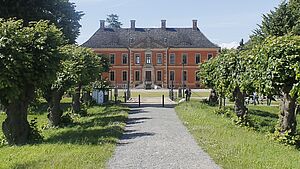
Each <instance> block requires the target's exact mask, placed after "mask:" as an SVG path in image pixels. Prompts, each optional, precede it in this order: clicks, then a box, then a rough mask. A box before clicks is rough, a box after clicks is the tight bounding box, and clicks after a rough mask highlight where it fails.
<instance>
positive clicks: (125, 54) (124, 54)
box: [122, 53, 128, 65]
mask: <svg viewBox="0 0 300 169" xmlns="http://www.w3.org/2000/svg"><path fill="white" fill-rule="evenodd" d="M124 56H126V63H124V62H123V61H124V60H123V57H124ZM122 64H123V65H127V64H128V53H122Z"/></svg>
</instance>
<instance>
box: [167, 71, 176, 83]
mask: <svg viewBox="0 0 300 169" xmlns="http://www.w3.org/2000/svg"><path fill="white" fill-rule="evenodd" d="M171 72H174V79H173V81H175V80H176V78H175V76H176V71H175V70H169V77H168V81H169V82H172V80H171Z"/></svg>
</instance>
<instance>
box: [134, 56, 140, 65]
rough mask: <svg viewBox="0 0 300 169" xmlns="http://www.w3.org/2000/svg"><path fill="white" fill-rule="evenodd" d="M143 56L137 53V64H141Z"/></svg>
mask: <svg viewBox="0 0 300 169" xmlns="http://www.w3.org/2000/svg"><path fill="white" fill-rule="evenodd" d="M140 59H141V56H140V54H135V64H140V63H141V60H140Z"/></svg>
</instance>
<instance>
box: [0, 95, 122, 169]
mask: <svg viewBox="0 0 300 169" xmlns="http://www.w3.org/2000/svg"><path fill="white" fill-rule="evenodd" d="M64 102H65V103H64V104H65V109H67V108H68V106H69V103H68V102H69V101H68V100H67V101H66V100H65V101H64ZM127 116H128V108H125V107H121V106H95V107H92V108H89V109H88V116H87V117H80V118H79V117H77V118H75V124H74V125H71V126H68V127H64V128H50V129H45V130H42V135H43V136H44V137H45V141H44V142H43V143H40V144H36V145H26V146H19V147H18V146H13V147H9V146H4V147H0V152H1V153H0V168H1V169H2V168H3V169H6V168H7V169H11V168H43V169H44V168H45V169H47V168H51V169H52V168H59V169H61V168H71V169H76V168H78V169H79V168H97V169H98V168H105V165H106V162H107V160H108V159H109V158H110V157H111V156H112V153H113V151H114V149H115V146H116V143H117V140H118V139H119V137H120V136H121V135H122V132H123V129H124V127H125V121H126V119H127ZM34 117H37V120H38V126H39V127H42V126H45V125H46V124H47V122H48V120H47V118H46V112H43V113H41V112H39V113H37V114H32V113H31V114H30V115H29V119H33V118H34ZM4 118H5V115H4V114H3V113H2V114H1V115H0V122H1V123H2V121H3V120H4ZM0 135H2V131H1V132H0Z"/></svg>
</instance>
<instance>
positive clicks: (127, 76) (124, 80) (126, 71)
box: [122, 70, 128, 82]
mask: <svg viewBox="0 0 300 169" xmlns="http://www.w3.org/2000/svg"><path fill="white" fill-rule="evenodd" d="M124 72H126V80H124ZM122 81H123V82H127V81H128V72H127V70H123V71H122Z"/></svg>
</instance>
